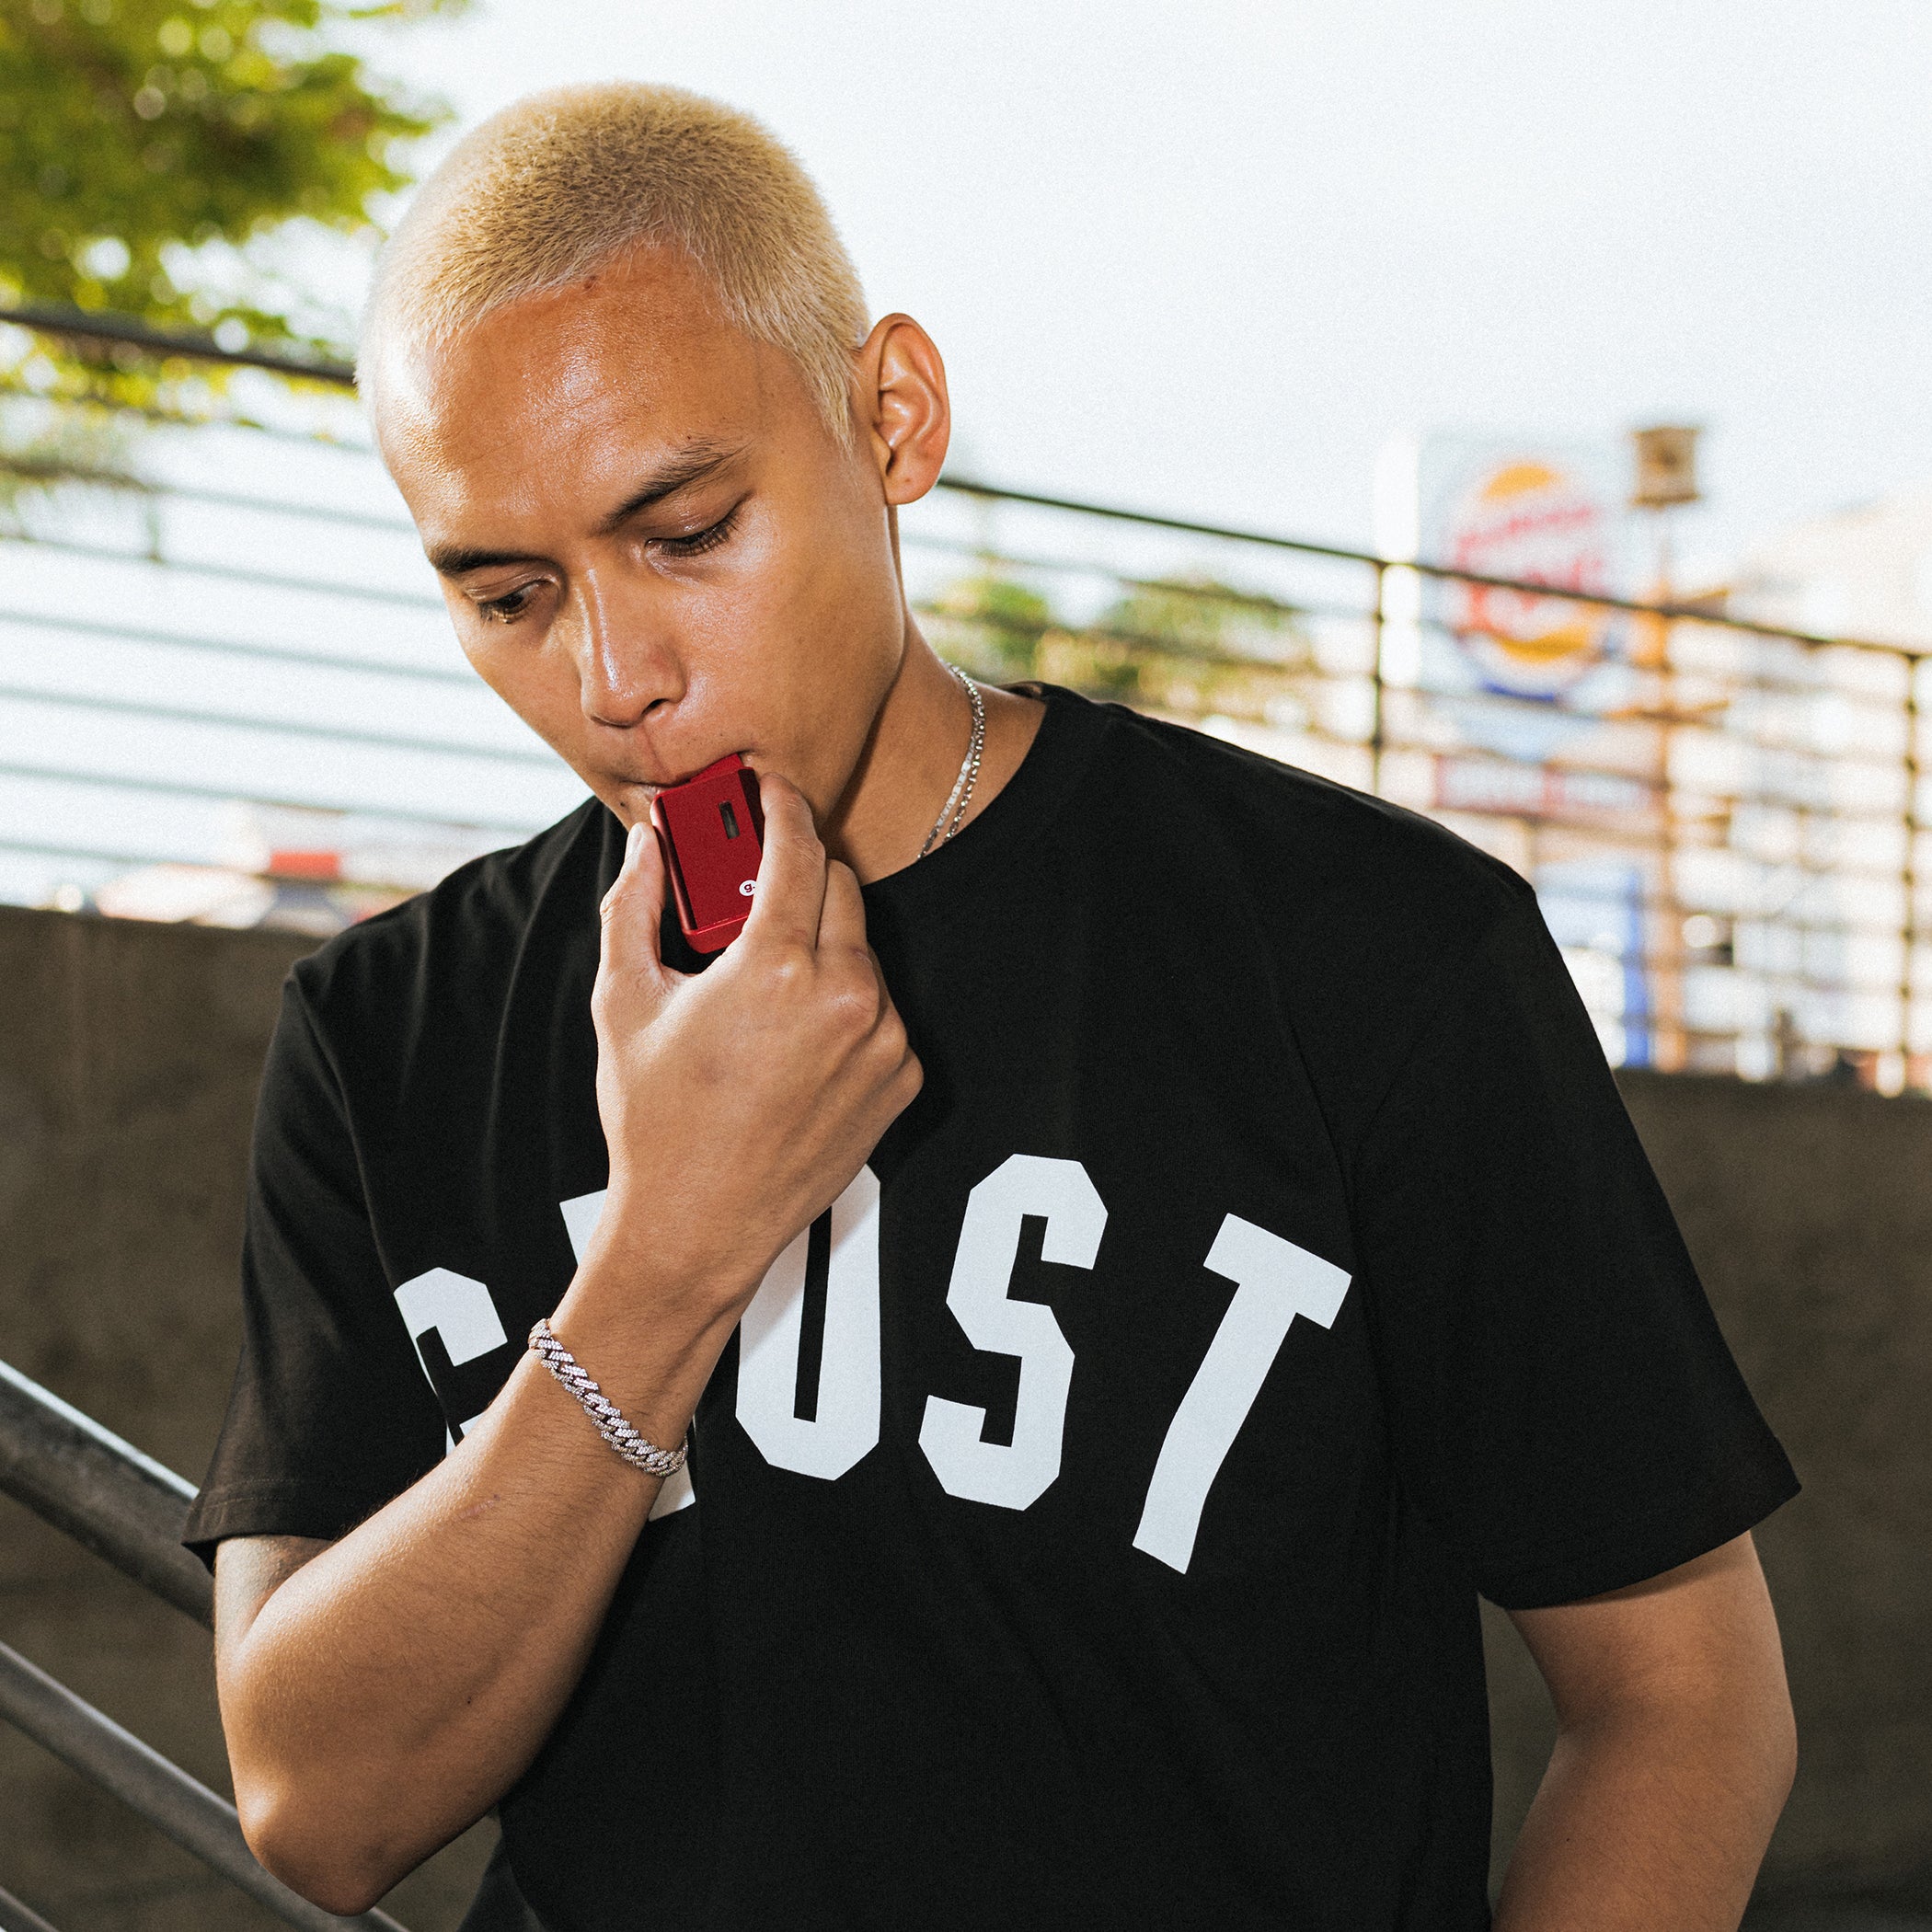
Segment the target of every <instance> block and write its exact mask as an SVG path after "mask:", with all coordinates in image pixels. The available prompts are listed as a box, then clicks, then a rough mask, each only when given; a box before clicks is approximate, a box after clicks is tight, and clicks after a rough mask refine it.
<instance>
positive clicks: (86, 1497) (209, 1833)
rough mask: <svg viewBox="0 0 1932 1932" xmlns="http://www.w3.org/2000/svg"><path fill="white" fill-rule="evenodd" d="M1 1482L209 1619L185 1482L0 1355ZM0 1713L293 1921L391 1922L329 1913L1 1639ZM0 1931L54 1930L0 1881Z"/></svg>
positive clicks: (318, 1928)
mask: <svg viewBox="0 0 1932 1932" xmlns="http://www.w3.org/2000/svg"><path fill="white" fill-rule="evenodd" d="M0 1491H4V1492H5V1493H6V1494H7V1495H9V1496H12V1497H13V1498H14V1499H15V1500H16V1501H19V1502H23V1503H25V1504H26V1505H27V1507H28V1508H29V1509H30V1510H32V1511H33V1512H35V1513H36V1514H37V1515H39V1516H40V1517H41V1518H42V1519H43V1520H44V1521H46V1522H48V1523H50V1524H52V1525H53V1527H54V1528H56V1529H58V1530H61V1531H63V1532H64V1533H65V1534H66V1535H69V1536H72V1537H73V1538H74V1539H75V1541H76V1542H78V1543H81V1544H82V1545H84V1546H85V1547H86V1548H88V1549H90V1550H92V1551H93V1552H94V1553H95V1554H96V1555H97V1556H99V1557H102V1558H105V1559H106V1560H107V1561H108V1562H109V1563H111V1564H112V1565H113V1566H114V1567H115V1568H116V1569H117V1570H120V1571H121V1573H122V1574H123V1575H125V1576H128V1577H131V1578H132V1579H133V1581H135V1582H137V1583H139V1584H140V1585H142V1587H143V1588H144V1589H145V1590H148V1591H151V1592H152V1593H154V1594H155V1595H156V1596H158V1597H160V1598H161V1599H162V1600H163V1601H164V1602H166V1603H168V1604H173V1605H174V1607H175V1608H176V1609H177V1610H179V1611H181V1612H182V1613H183V1614H184V1615H186V1616H191V1617H192V1618H193V1619H194V1620H195V1621H196V1622H197V1623H199V1624H200V1625H201V1626H202V1627H203V1628H212V1627H213V1622H214V1606H213V1586H212V1584H211V1582H210V1580H209V1576H208V1572H207V1570H204V1569H203V1568H202V1566H201V1564H200V1563H199V1562H198V1561H197V1560H196V1559H195V1558H194V1557H193V1556H192V1555H191V1554H190V1552H189V1551H187V1550H186V1549H184V1548H183V1547H181V1541H180V1538H181V1532H182V1529H183V1527H184V1525H185V1523H186V1519H187V1512H188V1505H189V1503H190V1502H191V1501H193V1500H194V1488H193V1486H192V1485H191V1484H190V1483H188V1482H185V1481H184V1480H183V1479H182V1478H180V1477H178V1476H177V1475H176V1474H175V1473H174V1471H173V1470H171V1469H167V1468H164V1467H163V1466H161V1465H160V1464H159V1463H157V1462H155V1461H154V1460H153V1458H152V1457H149V1456H146V1455H143V1454H142V1453H141V1452H140V1451H139V1450H138V1449H136V1448H134V1447H133V1446H132V1444H130V1443H124V1442H122V1441H121V1438H120V1437H119V1436H117V1435H115V1434H113V1433H111V1432H109V1431H108V1430H106V1429H103V1428H102V1427H101V1426H100V1424H99V1423H98V1422H96V1421H94V1420H91V1419H90V1418H89V1417H87V1416H85V1415H83V1414H82V1413H81V1412H80V1411H79V1410H78V1409H74V1408H72V1407H70V1406H69V1405H68V1404H67V1403H65V1402H63V1401H62V1400H61V1399H60V1397H57V1396H55V1395H52V1394H51V1393H50V1392H49V1391H48V1390H46V1389H44V1388H42V1387H41V1386H40V1385H39V1384H38V1383H36V1382H33V1381H30V1380H29V1378H28V1377H27V1376H25V1375H23V1374H20V1373H19V1371H18V1370H17V1369H15V1368H12V1367H10V1366H9V1365H8V1364H7V1363H4V1362H0ZM0 1719H5V1720H6V1722H8V1723H10V1724H12V1725H14V1726H15V1727H16V1729H17V1730H19V1731H22V1732H24V1733H25V1734H26V1735H27V1736H28V1737H29V1738H31V1739H33V1741H34V1742H36V1743H38V1744H40V1746H41V1747H42V1748H44V1749H45V1750H47V1751H49V1752H51V1753H52V1754H53V1755H54V1756H55V1757H58V1758H60V1759H61V1760H62V1761H63V1762H64V1763H65V1764H67V1765H70V1766H71V1767H72V1768H73V1769H74V1770H75V1771H77V1772H79V1773H80V1775H81V1776H82V1777H85V1778H86V1779H87V1780H88V1781H89V1782H90V1783H92V1784H95V1785H98V1787H100V1788H101V1789H103V1790H106V1791H109V1792H111V1793H112V1794H113V1795H114V1796H115V1797H116V1798H118V1799H120V1800H121V1801H122V1802H123V1803H124V1804H126V1805H128V1806H129V1807H130V1808H131V1809H132V1810H133V1811H136V1812H138V1813H139V1814H140V1815H141V1816H142V1817H143V1818H144V1819H146V1820H147V1822H148V1823H150V1824H152V1825H153V1826H155V1829H156V1830H157V1831H159V1832H161V1833H163V1834H165V1835H166V1836H167V1837H168V1838H171V1839H172V1840H173V1841H174V1842H175V1843H176V1844H177V1845H178V1846H181V1848H182V1849H183V1850H184V1851H187V1852H189V1853H190V1854H191V1855H192V1856H193V1857H196V1858H198V1859H200V1860H201V1863H202V1864H203V1865H205V1866H207V1867H208V1868H209V1869H210V1870H212V1871H214V1872H217V1873H218V1874H220V1876H221V1877H222V1878H224V1879H225V1880H227V1881H228V1882H229V1883H230V1884H232V1885H234V1886H236V1888H238V1889H239V1890H240V1891H242V1892H246V1893H247V1895H248V1896H249V1897H250V1898H252V1899H254V1900H255V1901H256V1902H257V1903H259V1904H260V1905H262V1906H264V1907H265V1908H266V1909H267V1910H268V1911H269V1912H270V1913H272V1914H273V1915H275V1917H277V1918H278V1919H280V1920H281V1921H282V1923H283V1924H284V1925H289V1926H300V1927H303V1928H305V1932H337V1928H340V1927H342V1926H360V1927H363V1928H365V1932H402V1928H401V1927H400V1926H398V1925H397V1922H396V1920H394V1919H393V1918H391V1917H389V1916H388V1915H386V1914H385V1913H382V1912H365V1913H362V1914H361V1915H359V1916H357V1917H354V1918H338V1917H336V1916H334V1915H331V1914H329V1913H327V1912H324V1911H322V1910H321V1909H320V1908H319V1907H318V1906H316V1905H312V1904H310V1903H308V1901H307V1900H306V1899H304V1898H301V1897H298V1896H297V1894H296V1893H294V1892H291V1891H290V1890H289V1889H288V1887H287V1886H285V1885H284V1884H282V1882H281V1880H278V1879H276V1878H274V1877H272V1876H271V1875H270V1873H269V1872H267V1871H265V1870H264V1869H262V1867H261V1866H260V1865H259V1863H258V1862H257V1860H256V1858H255V1856H254V1854H253V1853H252V1852H250V1851H249V1849H248V1847H247V1843H246V1841H245V1840H244V1839H243V1837H242V1833H241V1825H240V1823H239V1822H238V1820H237V1819H236V1811H235V1807H234V1806H233V1805H231V1804H230V1803H228V1801H227V1800H225V1799H224V1798H222V1797H220V1796H218V1795H217V1794H216V1793H215V1792H213V1791H211V1790H210V1789H209V1788H207V1787H206V1786H205V1785H203V1784H201V1783H199V1782H197V1780H195V1779H194V1778H192V1777H190V1776H189V1775H188V1773H187V1772H185V1771H183V1770H182V1769H181V1768H180V1767H179V1766H178V1765H174V1764H172V1763H170V1762H169V1761H168V1760H167V1758H165V1757H163V1756H162V1755H161V1754H160V1753H159V1752H157V1751H155V1750H153V1749H152V1748H151V1747H150V1746H148V1745H146V1744H144V1743H143V1742H142V1741H141V1740H140V1739H139V1738H137V1737H135V1736H133V1735H132V1733H131V1732H130V1731H125V1730H123V1729H122V1728H121V1726H120V1725H119V1724H117V1723H115V1722H114V1720H113V1719H111V1718H109V1717H108V1716H107V1715H105V1713H103V1712H101V1711H99V1710H97V1709H96V1708H94V1707H93V1706H92V1705H91V1704H88V1703H86V1701H85V1700H84V1699H82V1698H81V1697H78V1696H75V1693H74V1692H72V1691H71V1690H69V1689H67V1688H66V1686H65V1685H62V1684H60V1683H59V1682H57V1681H56V1680H55V1679H54V1678H52V1677H50V1676H49V1675H48V1674H47V1673H45V1672H44V1671H41V1670H40V1669H38V1668H37V1667H36V1666H35V1665H33V1664H32V1663H29V1662H28V1660H27V1659H26V1658H24V1657H22V1656H21V1655H20V1654H19V1653H18V1652H17V1650H12V1649H10V1648H9V1647H8V1646H6V1644H0ZM0 1932H52V1927H50V1926H48V1925H47V1922H46V1921H45V1920H44V1919H42V1918H40V1917H39V1916H38V1915H36V1914H35V1913H33V1912H32V1911H30V1910H29V1908H28V1907H27V1906H26V1905H24V1904H22V1903H20V1902H19V1901H18V1900H17V1899H16V1898H14V1897H13V1896H12V1895H11V1894H10V1893H8V1892H5V1891H0Z"/></svg>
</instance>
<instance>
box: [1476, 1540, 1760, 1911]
mask: <svg viewBox="0 0 1932 1932" xmlns="http://www.w3.org/2000/svg"><path fill="white" fill-rule="evenodd" d="M1511 1620H1512V1622H1513V1623H1514V1624H1515V1626H1516V1627H1517V1629H1518V1630H1519V1631H1520V1632H1521V1633H1522V1635H1523V1639H1524V1642H1525V1643H1527V1644H1528V1646H1529V1648H1530V1651H1531V1654H1532V1655H1533V1656H1534V1657H1535V1660H1536V1663H1537V1666H1538V1668H1539V1669H1540V1670H1541V1671H1542V1673H1543V1675H1544V1678H1545V1680H1546V1681H1547V1683H1548V1685H1549V1688H1550V1694H1551V1696H1553V1697H1554V1698H1555V1700H1556V1706H1557V1721H1558V1735H1557V1748H1556V1751H1555V1753H1554V1754H1552V1756H1551V1758H1550V1763H1549V1770H1548V1773H1547V1775H1546V1777H1544V1780H1543V1785H1542V1788H1541V1789H1540V1790H1539V1791H1538V1792H1537V1794H1536V1801H1535V1805H1534V1806H1533V1807H1532V1808H1531V1811H1530V1814H1529V1818H1528V1820H1527V1821H1526V1822H1525V1823H1524V1827H1523V1835H1522V1836H1521V1838H1519V1839H1518V1840H1517V1843H1516V1852H1515V1856H1514V1857H1512V1859H1511V1861H1510V1869H1509V1875H1508V1877H1507V1879H1506V1880H1505V1881H1504V1883H1503V1888H1502V1902H1501V1906H1500V1907H1499V1909H1498V1912H1497V1916H1496V1932H1735V1927H1736V1926H1737V1923H1738V1920H1739V1918H1740V1917H1741V1916H1742V1913H1743V1910H1744V1906H1745V1903H1747V1901H1748V1900H1749V1898H1750V1896H1751V1887H1752V1883H1753V1881H1754V1880H1755V1878H1756V1876H1757V1868H1758V1863H1759V1860H1760V1859H1762V1858H1763V1857H1764V1855H1765V1845H1766V1844H1767V1843H1768V1842H1769V1840H1770V1836H1771V1828H1772V1826H1773V1825H1775V1824H1776V1823H1777V1816H1778V1813H1779V1812H1780V1811H1782V1810H1783V1809H1784V1802H1785V1799H1786V1797H1787V1795H1788V1792H1789V1791H1790V1788H1791V1777H1792V1773H1793V1771H1794V1769H1795V1767H1796V1765H1797V1741H1796V1733H1795V1731H1794V1729H1793V1725H1792V1721H1791V1702H1790V1698H1789V1696H1788V1694H1787V1692H1786V1689H1785V1666H1784V1654H1783V1651H1782V1650H1781V1648H1780V1646H1779V1643H1778V1638H1777V1619H1776V1618H1775V1617H1774V1616H1773V1615H1772V1610H1771V1599H1770V1596H1769V1594H1768V1593H1767V1592H1766V1591H1765V1579H1764V1573H1763V1572H1762V1571H1761V1570H1759V1568H1758V1562H1757V1552H1756V1550H1755V1548H1754V1547H1753V1544H1752V1541H1751V1538H1750V1537H1749V1536H1748V1535H1746V1536H1740V1537H1738V1538H1737V1539H1736V1540H1735V1541H1734V1542H1731V1543H1727V1544H1725V1545H1723V1546H1722V1547H1720V1548H1718V1549H1714V1550H1712V1551H1711V1552H1710V1553H1709V1554H1708V1556H1703V1557H1699V1558H1697V1559H1696V1561H1695V1562H1691V1563H1686V1564H1685V1565H1683V1566H1682V1567H1681V1568H1680V1569H1677V1570H1669V1571H1667V1572H1666V1573H1665V1574H1664V1575H1662V1576H1661V1577H1654V1578H1652V1579H1651V1580H1650V1581H1649V1582H1647V1583H1638V1584H1635V1585H1633V1586H1632V1587H1631V1588H1629V1589H1627V1590H1616V1591H1612V1592H1611V1593H1609V1594H1608V1595H1606V1596H1599V1597H1592V1598H1590V1599H1588V1600H1587V1601H1585V1602H1582V1603H1578V1604H1562V1605H1560V1606H1559V1607H1558V1608H1556V1609H1551V1610H1524V1611H1518V1612H1513V1613H1512V1619H1511Z"/></svg>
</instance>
